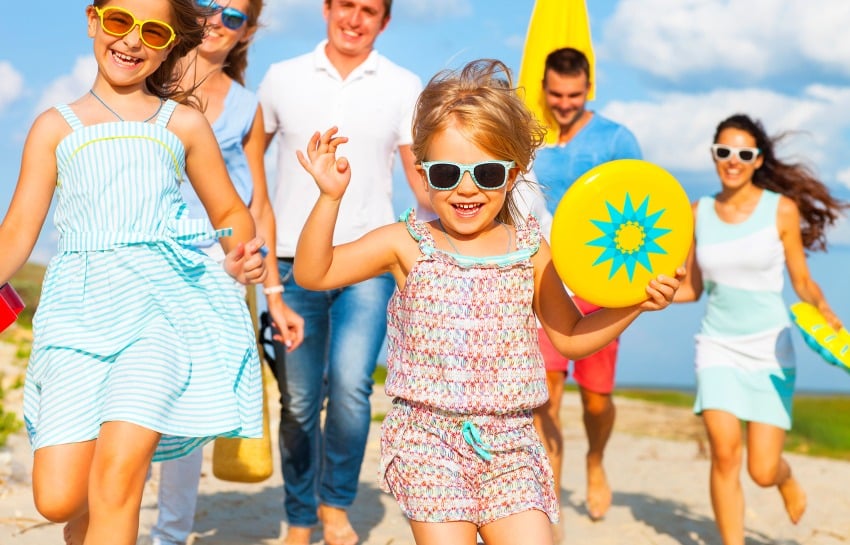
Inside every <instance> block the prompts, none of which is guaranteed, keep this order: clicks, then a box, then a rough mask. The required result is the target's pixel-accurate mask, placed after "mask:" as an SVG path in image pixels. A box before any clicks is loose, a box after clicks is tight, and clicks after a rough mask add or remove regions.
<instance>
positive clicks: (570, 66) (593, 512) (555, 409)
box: [534, 48, 641, 519]
mask: <svg viewBox="0 0 850 545" xmlns="http://www.w3.org/2000/svg"><path fill="white" fill-rule="evenodd" d="M590 86H591V82H590V65H589V63H588V60H587V57H586V56H585V55H584V54H583V53H582V52H581V51H578V50H576V49H573V48H563V49H558V50H556V51H553V52H552V53H550V54H549V55H548V56H547V57H546V68H545V72H544V76H543V92H544V97H545V100H546V104H547V106H548V108H549V113H550V114H551V115H552V117H553V118H554V120H555V121H556V122H557V124H558V126H559V128H560V132H559V137H558V141H557V143H555V144H554V145H551V146H546V147H544V148H541V149H540V150H538V152H537V156H536V158H535V161H534V174H535V176H536V178H537V180H538V182H539V183H540V187H541V190H542V192H543V195H544V196H545V197H546V207H547V208H548V209H549V212H551V213H552V214H554V213H555V208H557V206H558V203H559V202H560V200H561V197H563V195H564V193H565V192H566V191H567V189H569V187H570V185H572V183H573V182H574V181H575V180H576V179H578V178H579V177H580V176H581V175H582V174H584V173H585V172H587V171H588V170H590V169H591V168H593V167H595V166H598V165H601V164H602V163H606V162H608V161H613V160H615V159H640V158H641V153H640V148H639V147H638V143H637V140H636V139H635V137H634V135H632V133H631V132H630V131H629V130H628V129H627V128H625V127H624V126H622V125H620V124H618V123H615V122H613V121H611V120H609V119H606V118H605V117H602V116H601V115H599V114H597V113H595V112H593V111H591V110H588V109H586V102H587V96H588V92H589V91H590ZM568 287H569V286H568ZM574 301H575V303H576V305H577V306H578V307H579V308H580V309H581V311H582V312H584V313H585V314H587V313H589V312H593V311H594V310H596V309H598V308H599V307H597V306H595V305H592V304H590V303H588V302H586V301H583V300H581V299H580V298H577V297H574ZM539 337H540V350H541V352H542V353H543V359H544V361H545V362H546V378H547V384H548V388H549V401H548V402H547V403H546V404H545V405H543V406H541V407H539V408H537V409H536V410H535V411H534V419H535V425H536V427H537V430H538V432H539V433H540V435H541V439H542V440H543V444H544V445H545V446H546V450H547V453H548V454H549V459H550V461H551V462H552V470H553V472H554V474H555V487H556V490H555V492H556V494H557V495H558V498H559V499H560V488H561V464H562V461H563V436H562V434H561V420H560V416H559V413H560V409H561V396H562V394H563V391H564V381H565V380H566V378H567V372H568V364H569V361H568V360H567V359H565V358H564V357H563V356H561V355H560V354H559V353H558V351H557V350H555V349H554V348H553V347H552V344H551V343H550V342H549V339H548V338H547V337H546V334H545V333H544V332H543V330H542V329H541V330H539ZM617 347H618V341H614V342H612V343H611V344H609V345H608V346H606V347H605V348H603V349H602V350H600V351H599V352H597V353H595V354H593V355H591V356H590V357H588V358H585V359H581V360H578V361H576V362H575V363H574V368H573V378H574V379H575V381H576V383H577V384H578V386H579V392H580V393H581V401H582V413H583V420H584V427H585V432H586V434H587V440H588V450H587V458H586V464H587V510H588V513H589V515H590V517H591V518H593V519H599V518H601V517H602V516H604V515H605V512H606V511H607V510H608V507H609V506H610V505H611V488H610V487H609V485H608V481H607V479H606V476H605V471H604V469H603V466H602V457H603V454H604V450H605V446H606V444H607V443H608V439H609V438H610V436H611V430H612V429H613V427H614V417H615V415H616V409H615V407H614V403H613V401H612V399H611V392H612V390H613V389H614V373H615V364H616V359H617Z"/></svg>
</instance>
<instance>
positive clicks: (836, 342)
mask: <svg viewBox="0 0 850 545" xmlns="http://www.w3.org/2000/svg"><path fill="white" fill-rule="evenodd" d="M789 310H790V312H791V320H793V322H794V325H796V326H797V327H798V328H799V329H800V333H801V334H802V335H803V339H804V340H805V341H806V344H807V345H809V348H811V349H812V350H814V351H815V352H817V353H818V354H820V356H821V357H822V358H823V359H825V360H826V361H827V362H828V363H831V364H832V365H836V366H838V367H841V368H842V369H844V370H845V371H847V372H848V373H850V333H848V332H847V330H846V329H844V328H843V327H842V328H841V329H840V330H838V331H836V330H835V329H833V328H832V326H830V325H829V323H827V321H826V318H824V317H823V314H821V312H820V311H819V310H818V309H817V307H816V306H814V305H812V304H809V303H804V302H802V301H800V302H799V303H794V304H793V305H791V308H790V309H789Z"/></svg>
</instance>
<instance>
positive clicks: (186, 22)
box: [92, 0, 209, 106]
mask: <svg viewBox="0 0 850 545" xmlns="http://www.w3.org/2000/svg"><path fill="white" fill-rule="evenodd" d="M106 2H107V0H93V1H92V5H93V6H97V7H99V8H101V7H103V5H104V4H106ZM168 2H169V4H170V5H171V16H172V17H171V18H172V20H171V26H172V27H173V28H174V33H175V35H176V38H175V40H174V43H173V44H172V46H171V51H170V52H169V53H168V56H167V57H166V58H165V60H164V61H163V62H162V64H161V65H160V66H159V68H157V69H156V71H155V72H154V73H153V74H151V75H150V76H148V78H147V80H146V81H145V83H146V84H147V88H148V90H149V91H150V92H151V93H153V94H154V95H156V96H158V97H160V98H163V99H172V100H175V101H177V102H181V103H183V104H190V105H193V106H197V105H198V103H197V99H196V98H195V97H194V94H193V93H194V90H195V88H194V87H192V88H191V89H181V88H180V87H179V86H178V84H179V82H180V77H181V74H178V73H177V70H176V68H177V63H178V62H179V60H180V59H181V58H182V57H184V56H185V55H186V54H187V53H189V52H190V51H192V50H193V49H195V48H196V47H198V46H199V45H200V44H201V42H202V41H203V40H204V18H205V17H206V16H208V15H209V14H208V13H207V12H206V11H204V10H203V9H202V8H200V7H198V5H197V3H196V2H195V0H168Z"/></svg>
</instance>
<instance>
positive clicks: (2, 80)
mask: <svg viewBox="0 0 850 545" xmlns="http://www.w3.org/2000/svg"><path fill="white" fill-rule="evenodd" d="M23 91H24V77H23V76H22V75H21V73H20V72H18V71H17V70H15V67H14V66H13V65H12V63H11V62H9V61H5V60H0V112H2V111H3V110H5V109H6V107H7V106H8V105H9V104H11V103H13V102H15V101H16V100H17V99H18V98H19V97H20V96H21V94H23Z"/></svg>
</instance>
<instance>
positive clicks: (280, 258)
mask: <svg viewBox="0 0 850 545" xmlns="http://www.w3.org/2000/svg"><path fill="white" fill-rule="evenodd" d="M277 260H278V261H283V262H284V263H289V264H290V265H292V264H293V263H295V258H294V257H279V258H277Z"/></svg>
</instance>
